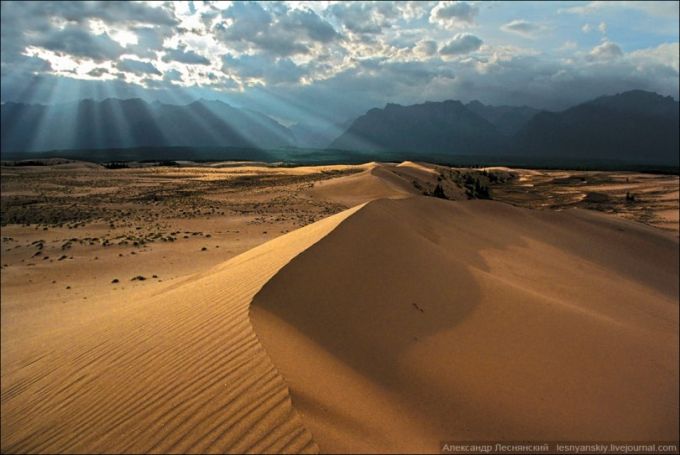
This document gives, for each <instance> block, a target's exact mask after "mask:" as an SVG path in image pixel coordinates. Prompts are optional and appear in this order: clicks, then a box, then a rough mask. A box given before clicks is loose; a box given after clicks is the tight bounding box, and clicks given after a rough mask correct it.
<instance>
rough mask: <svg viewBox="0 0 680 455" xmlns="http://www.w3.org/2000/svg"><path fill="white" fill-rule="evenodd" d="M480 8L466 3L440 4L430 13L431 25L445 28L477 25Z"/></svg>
mask: <svg viewBox="0 0 680 455" xmlns="http://www.w3.org/2000/svg"><path fill="white" fill-rule="evenodd" d="M478 13H479V8H478V7H477V6H475V5H471V4H470V3H466V2H446V1H445V2H439V3H438V4H437V6H435V7H434V8H432V11H431V12H430V23H433V24H439V25H441V26H443V27H445V28H459V27H467V26H470V25H472V24H474V23H475V18H476V16H477V14H478Z"/></svg>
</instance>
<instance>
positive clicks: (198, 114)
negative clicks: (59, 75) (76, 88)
mask: <svg viewBox="0 0 680 455" xmlns="http://www.w3.org/2000/svg"><path fill="white" fill-rule="evenodd" d="M293 143H294V138H293V136H292V134H291V132H290V131H289V130H288V129H287V128H286V127H284V126H283V125H281V124H279V123H278V122H276V121H275V120H273V119H271V118H270V117H267V116H266V115H264V114H261V113H259V112H256V111H251V110H248V109H237V108H234V107H232V106H230V105H228V104H226V103H223V102H221V101H206V100H199V101H195V102H193V103H191V104H188V105H184V106H178V105H171V104H163V103H159V102H153V103H147V102H146V101H144V100H141V99H139V98H134V99H127V100H120V99H113V98H108V99H105V100H103V101H93V100H82V101H80V102H77V103H67V104H59V105H55V106H43V105H29V104H22V103H5V104H3V105H2V151H3V152H28V151H45V150H55V149H106V148H127V147H162V146H163V147H166V146H187V147H253V148H274V147H282V146H290V145H293Z"/></svg>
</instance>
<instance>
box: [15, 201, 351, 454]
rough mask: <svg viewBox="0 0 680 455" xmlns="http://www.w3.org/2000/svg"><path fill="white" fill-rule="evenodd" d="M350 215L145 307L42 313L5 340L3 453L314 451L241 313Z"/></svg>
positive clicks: (144, 302)
mask: <svg viewBox="0 0 680 455" xmlns="http://www.w3.org/2000/svg"><path fill="white" fill-rule="evenodd" d="M354 210H356V209H354ZM354 210H347V211H345V212H342V213H339V214H337V215H334V216H332V217H329V218H326V219H324V220H322V221H320V222H318V223H315V224H313V225H309V226H307V227H305V228H302V229H299V230H297V231H295V232H293V233H291V234H288V235H285V236H282V237H279V238H277V239H274V240H272V241H270V242H268V243H266V244H263V245H261V246H259V247H256V248H254V249H252V250H250V251H248V252H246V253H244V254H242V255H240V256H237V257H235V258H233V259H232V260H230V261H228V262H226V263H224V264H222V265H220V266H218V267H217V268H215V269H213V270H211V271H209V272H206V273H204V274H202V275H199V276H196V277H193V278H191V279H189V280H185V281H184V282H183V283H181V284H180V285H177V286H175V287H174V288H172V289H169V290H166V291H164V292H162V293H160V294H158V295H156V296H154V297H152V298H146V299H139V300H134V301H128V302H122V301H111V302H109V303H110V305H108V306H106V305H104V308H101V306H98V307H97V308H98V309H99V311H97V312H96V314H88V315H86V316H85V315H84V316H82V317H81V318H77V317H76V318H73V317H66V316H64V315H63V314H62V313H61V312H60V311H59V309H58V306H56V305H55V306H51V307H45V311H52V312H53V313H52V314H51V317H52V318H53V324H52V328H51V329H50V330H47V329H45V330H40V331H37V332H38V333H34V334H31V335H30V336H29V335H22V334H19V333H16V332H15V335H16V336H15V337H13V338H12V339H5V338H4V337H3V344H2V401H1V404H2V413H1V415H2V417H1V423H2V451H3V452H20V453H26V452H48V453H55V452H80V453H89V452H95V453H96V452H106V453H117V452H127V453H131V452H132V453H149V452H152V453H153V452H156V453H168V452H173V453H177V452H179V453H183V452H199V453H205V452H222V453H223V452H236V453H243V452H314V451H317V450H318V449H317V446H316V445H315V443H314V441H313V440H312V438H311V435H310V433H309V432H308V431H307V430H306V429H305V428H304V427H303V425H302V424H301V421H300V418H299V416H298V415H297V413H296V412H295V411H294V409H293V408H292V407H291V404H290V399H289V394H288V390H287V389H286V386H285V383H284V381H283V379H282V378H281V377H280V375H279V373H278V372H277V370H276V368H275V367H274V366H273V365H272V363H271V362H270V360H269V358H268V357H267V354H266V353H265V351H264V350H263V349H262V347H261V345H260V344H259V342H258V340H257V337H256V335H255V333H254V332H253V330H252V327H251V325H250V321H249V318H248V307H249V304H250V302H251V299H252V297H253V296H254V295H255V293H256V292H257V291H258V290H259V289H260V288H261V286H262V285H263V284H264V283H265V282H266V281H267V280H268V279H269V278H270V277H271V276H273V274H274V273H276V271H277V270H279V269H280V268H281V267H282V266H283V265H285V264H286V263H287V262H288V261H289V260H290V259H291V258H292V257H294V256H295V255H297V254H298V253H299V252H300V251H303V250H305V249H306V248H308V247H309V246H310V245H311V244H313V243H314V242H316V241H318V239H319V238H321V237H323V236H324V235H326V234H327V233H328V232H330V231H331V230H332V229H333V228H335V226H337V225H338V223H340V222H341V221H342V220H343V219H344V218H345V217H347V216H349V215H351V213H353V211H354ZM105 303H106V302H105ZM92 308H94V307H92ZM3 322H4V321H3ZM7 322H8V323H9V321H7Z"/></svg>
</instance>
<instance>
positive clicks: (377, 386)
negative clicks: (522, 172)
mask: <svg viewBox="0 0 680 455" xmlns="http://www.w3.org/2000/svg"><path fill="white" fill-rule="evenodd" d="M677 277H678V242H677V240H676V239H675V238H674V237H673V236H672V235H666V234H663V233H659V231H658V230H655V229H653V228H649V227H645V226H642V225H639V224H636V223H631V222H627V221H623V220H619V219H615V218H611V217H607V216H604V215H601V214H597V213H592V212H585V211H577V210H574V211H569V212H562V213H556V212H547V211H546V212H539V211H528V210H524V209H518V208H514V207H511V206H507V205H503V204H499V203H495V202H486V201H469V202H449V201H442V200H438V199H434V198H425V197H415V198H409V199H402V200H379V201H374V202H372V203H369V204H368V205H366V206H365V207H364V208H363V209H361V210H359V211H358V212H356V213H355V214H354V215H352V216H351V217H349V218H348V219H346V220H345V221H344V222H343V223H341V224H340V225H339V226H338V227H337V228H336V229H335V230H333V231H332V232H331V233H330V234H329V235H327V236H326V237H324V238H323V239H322V240H320V241H319V242H318V243H316V244H315V245H314V246H312V247H311V248H309V249H307V250H305V251H304V252H303V253H302V254H300V255H299V256H297V257H296V258H295V259H293V260H292V261H291V263H290V264H288V265H287V266H286V267H284V268H283V269H282V270H281V271H280V272H279V273H278V274H276V275H275V276H274V277H273V278H272V279H271V280H270V281H269V282H268V283H267V284H266V285H265V287H264V288H263V290H262V291H260V293H258V295H257V296H256V297H255V301H254V305H253V307H252V314H253V319H254V324H255V330H256V332H257V333H258V336H259V338H260V340H261V341H262V343H263V345H264V347H265V349H266V351H267V352H268V353H269V355H270V356H271V358H272V361H273V362H274V364H275V365H276V366H277V368H278V369H279V371H280V372H281V373H282V375H283V376H284V378H285V379H286V381H287V383H288V384H289V387H290V389H291V392H292V399H293V405H294V407H295V408H296V409H297V410H298V411H299V412H300V414H301V416H302V420H303V423H304V424H305V426H306V427H307V428H308V429H309V430H310V431H311V432H312V435H313V436H314V438H315V441H316V442H317V443H318V444H319V447H320V448H321V450H323V451H330V452H352V451H359V452H372V451H428V452H436V451H438V450H439V449H438V444H439V441H441V440H447V439H449V440H485V439H505V440H515V441H516V440H537V439H538V440H564V439H567V440H568V439H572V440H609V439H611V440H638V441H639V440H648V439H666V440H675V439H677V438H678V412H677V409H678V390H677V384H678V363H677V358H678V300H677V296H678V279H677Z"/></svg>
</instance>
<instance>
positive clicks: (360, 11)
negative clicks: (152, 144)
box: [0, 1, 679, 125]
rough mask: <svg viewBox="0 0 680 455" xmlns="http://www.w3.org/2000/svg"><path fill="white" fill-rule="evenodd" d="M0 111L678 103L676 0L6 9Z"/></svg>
mask: <svg viewBox="0 0 680 455" xmlns="http://www.w3.org/2000/svg"><path fill="white" fill-rule="evenodd" d="M1 5H2V6H1V8H2V11H1V17H2V19H1V52H2V53H1V57H0V71H1V77H2V85H1V87H2V88H1V91H0V95H1V99H2V102H9V101H13V102H26V103H40V104H56V103H62V102H72V101H76V100H79V99H83V98H93V99H104V98H108V97H115V98H134V97H139V98H143V99H145V100H148V101H155V100H158V101H161V102H166V103H172V104H185V103H189V102H191V101H193V100H195V99H199V98H205V99H211V100H212V99H217V100H221V101H224V102H227V103H229V104H232V105H234V106H237V107H248V108H253V109H256V110H259V111H261V112H263V113H265V114H268V115H270V116H272V117H273V118H275V119H277V120H278V121H280V122H281V123H283V124H284V125H290V124H293V123H297V122H303V123H314V122H319V121H323V122H344V121H346V120H347V119H349V118H352V117H355V116H357V115H360V114H361V113H363V112H365V111H366V110H368V109H370V108H373V107H383V106H384V105H385V104H386V103H399V104H414V103H421V102H425V101H441V100H445V99H458V100H461V101H464V102H467V101H471V100H473V99H477V100H480V101H482V102H483V103H487V104H494V105H502V104H509V105H529V106H533V107H536V108H541V109H549V110H560V109H564V108H566V107H569V106H572V105H575V104H578V103H580V102H583V101H587V100H589V99H592V98H595V97H597V96H601V95H607V94H615V93H619V92H622V91H626V90H631V89H644V90H651V91H655V92H657V93H660V94H663V95H670V96H673V97H674V98H675V99H678V52H679V48H678V26H679V25H678V2H677V1H668V2H622V1H606V2H599V1H590V2H588V1H585V2H462V1H460V2H458V1H452V2H449V1H444V2H298V1H290V2H203V1H193V2H191V1H190V2H61V1H60V2H42V1H41V2H24V1H21V2H19V1H2V2H1Z"/></svg>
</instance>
